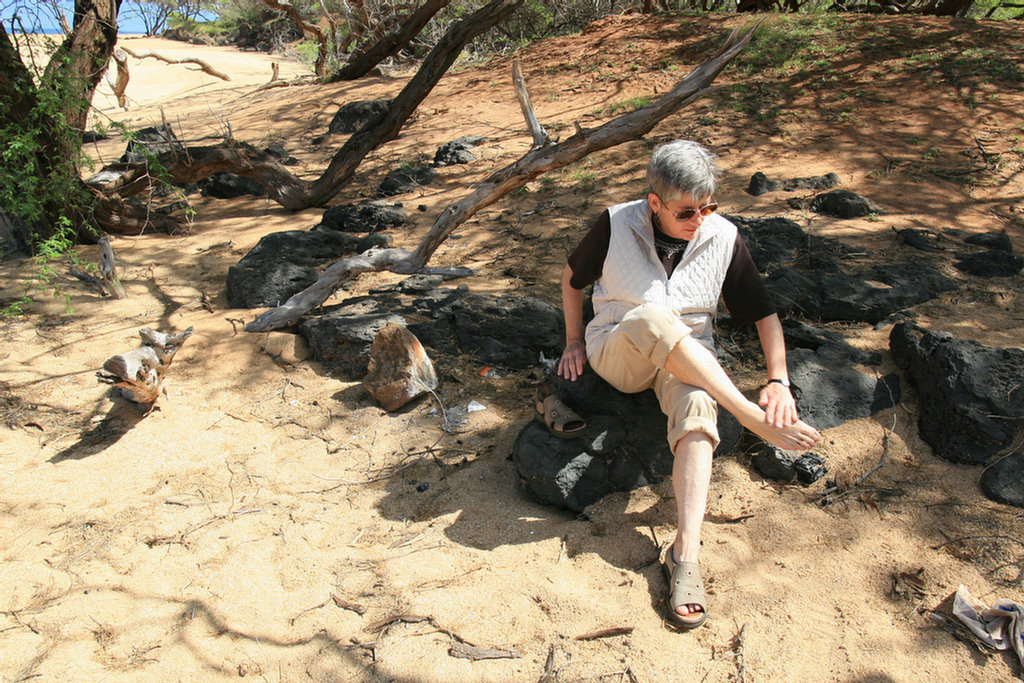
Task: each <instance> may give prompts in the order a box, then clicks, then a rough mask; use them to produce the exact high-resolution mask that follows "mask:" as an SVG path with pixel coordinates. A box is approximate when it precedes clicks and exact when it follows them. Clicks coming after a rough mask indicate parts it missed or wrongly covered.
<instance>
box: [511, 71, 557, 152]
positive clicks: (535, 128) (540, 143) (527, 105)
mask: <svg viewBox="0 0 1024 683" xmlns="http://www.w3.org/2000/svg"><path fill="white" fill-rule="evenodd" d="M512 85H513V86H515V89H516V98H517V99H518V100H519V108H520V109H522V110H523V117H524V118H525V119H526V127H527V128H529V129H530V134H531V135H532V136H533V149H540V148H541V147H544V146H546V145H549V144H551V138H550V137H548V134H547V133H546V132H545V131H544V129H543V128H541V125H540V122H539V121H538V120H537V115H536V114H535V113H533V104H532V103H531V102H530V93H529V92H528V91H527V90H526V83H525V82H524V81H523V67H522V65H521V64H520V63H519V58H518V57H516V59H515V60H514V61H513V62H512Z"/></svg>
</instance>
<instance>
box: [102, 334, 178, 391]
mask: <svg viewBox="0 0 1024 683" xmlns="http://www.w3.org/2000/svg"><path fill="white" fill-rule="evenodd" d="M191 336H192V328H191V327H190V328H188V329H187V330H185V331H184V332H180V333H178V334H175V335H169V334H167V333H166V332H157V331H156V330H153V329H151V328H149V327H144V328H143V329H141V330H139V337H140V338H141V340H142V346H140V347H139V348H137V349H132V350H131V351H127V352H125V353H119V354H117V355H116V356H111V357H110V358H108V359H107V360H106V361H105V362H104V363H103V369H102V370H100V371H98V372H97V373H96V376H97V378H98V379H99V380H100V381H101V382H106V383H107V384H113V385H115V386H116V387H117V388H118V389H119V390H120V391H121V394H122V395H123V396H124V397H125V398H127V399H128V400H129V401H134V402H135V403H140V404H143V405H146V406H148V407H152V406H153V404H155V403H156V400H157V399H158V398H159V397H160V392H161V391H162V390H163V375H164V373H165V372H166V371H167V368H168V367H169V366H170V365H171V361H173V360H174V355H175V354H176V353H177V352H178V351H179V350H180V349H181V347H182V345H184V343H185V342H186V341H187V340H188V338H189V337H191Z"/></svg>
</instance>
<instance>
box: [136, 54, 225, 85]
mask: <svg viewBox="0 0 1024 683" xmlns="http://www.w3.org/2000/svg"><path fill="white" fill-rule="evenodd" d="M121 49H122V50H124V51H125V52H127V53H128V54H130V55H131V56H132V57H134V58H135V59H139V60H142V59H146V58H147V57H152V58H153V59H158V60H160V61H161V62H166V63H167V64H195V65H196V66H198V67H199V68H200V69H202V71H203V73H206V74H209V75H211V76H213V77H215V78H219V79H221V80H222V81H230V80H231V79H230V78H229V77H228V75H227V74H224V73H221V72H220V71H217V70H216V69H214V68H213V67H212V66H210V65H209V64H207V63H206V62H204V61H203V60H201V59H196V58H194V57H184V58H182V59H172V58H170V57H164V56H163V55H159V54H157V53H155V52H153V51H152V50H146V51H145V52H132V51H131V50H129V49H128V48H126V47H122V48H121Z"/></svg>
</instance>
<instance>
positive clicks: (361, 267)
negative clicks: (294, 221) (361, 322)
mask: <svg viewBox="0 0 1024 683" xmlns="http://www.w3.org/2000/svg"><path fill="white" fill-rule="evenodd" d="M408 257H409V252H408V251H406V250H405V249H381V250H379V251H375V250H372V249H371V250H370V251H367V252H364V253H362V254H358V255H356V256H350V257H348V258H344V259H342V260H340V261H336V262H334V263H333V264H331V266H330V267H329V268H328V269H327V270H325V271H324V274H323V275H321V276H320V278H319V279H318V280H317V281H316V282H314V283H313V284H311V285H310V286H309V287H306V288H305V289H304V290H302V291H301V292H299V293H298V294H294V295H293V296H292V297H291V298H289V299H288V301H285V302H284V303H283V304H281V305H280V306H278V307H277V308H272V309H270V310H269V311H266V312H264V313H263V314H261V315H259V316H257V317H256V319H255V320H253V321H252V322H251V323H249V324H248V325H246V326H245V331H246V332H269V331H270V330H276V329H278V328H281V327H284V326H285V325H290V324H292V323H293V322H295V321H296V320H298V319H299V318H301V317H302V316H303V315H305V314H306V313H307V312H309V311H310V310H312V309H314V308H316V307H317V306H319V305H320V304H322V303H323V302H325V301H327V297H329V296H330V295H331V294H333V293H334V291H335V290H336V289H338V287H339V286H340V285H341V284H342V283H343V282H345V281H346V280H349V279H351V278H352V277H354V276H356V275H358V274H360V273H367V272H371V271H380V270H385V269H387V268H390V267H391V266H393V265H395V264H396V263H400V262H402V261H404V260H405V259H407V258H408Z"/></svg>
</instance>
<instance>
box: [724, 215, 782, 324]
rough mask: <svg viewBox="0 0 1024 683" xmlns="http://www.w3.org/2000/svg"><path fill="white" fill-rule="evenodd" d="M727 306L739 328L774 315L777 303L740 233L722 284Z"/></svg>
mask: <svg viewBox="0 0 1024 683" xmlns="http://www.w3.org/2000/svg"><path fill="white" fill-rule="evenodd" d="M722 296H723V297H724V298H725V307H726V308H728V309H729V315H731V316H732V319H733V321H734V322H735V323H736V324H737V325H752V324H754V323H756V322H757V321H758V320H760V319H761V318H766V317H768V316H770V315H771V314H772V313H775V312H776V310H775V302H773V301H772V295H771V292H769V291H768V288H767V287H766V286H765V284H764V279H763V278H762V277H761V274H760V273H759V272H758V271H757V265H755V264H754V258H753V257H752V256H751V255H750V250H749V249H747V243H746V242H744V241H743V238H742V237H740V235H739V234H738V233H737V235H736V246H735V247H734V248H733V250H732V261H731V262H730V263H729V270H728V271H726V274H725V283H724V284H723V285H722Z"/></svg>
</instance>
